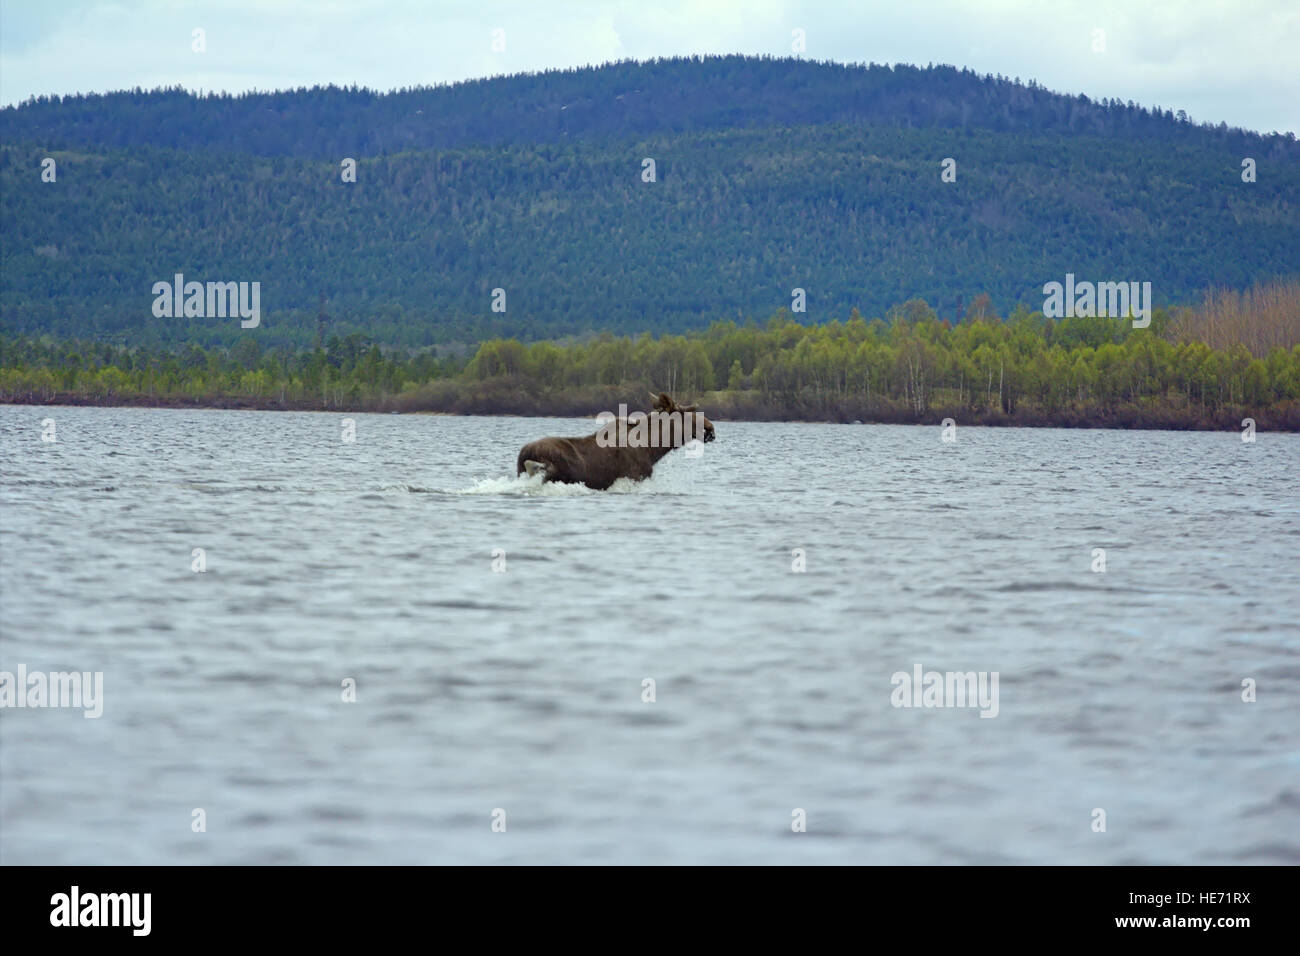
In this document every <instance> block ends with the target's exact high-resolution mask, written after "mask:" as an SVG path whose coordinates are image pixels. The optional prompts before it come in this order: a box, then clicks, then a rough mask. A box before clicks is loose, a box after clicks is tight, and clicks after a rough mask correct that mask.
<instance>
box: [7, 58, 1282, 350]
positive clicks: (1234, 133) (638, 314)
mask: <svg viewBox="0 0 1300 956" xmlns="http://www.w3.org/2000/svg"><path fill="white" fill-rule="evenodd" d="M1298 149H1300V147H1297V144H1296V141H1295V140H1294V138H1292V137H1282V136H1261V135H1258V134H1254V133H1247V132H1243V131H1240V130H1231V129H1227V128H1212V127H1208V126H1199V125H1196V124H1194V123H1189V122H1185V121H1181V120H1180V119H1179V118H1178V117H1177V116H1176V115H1174V114H1171V113H1169V112H1168V111H1164V110H1161V111H1147V110H1145V109H1142V108H1138V107H1129V106H1126V105H1120V104H1117V103H1114V104H1112V103H1107V104H1098V103H1092V102H1089V101H1087V100H1085V99H1084V98H1082V97H1069V96H1061V95H1057V94H1053V93H1049V92H1047V91H1045V90H1042V89H1040V88H1037V87H1033V86H1024V85H1019V84H1016V83H1014V82H1010V81H1006V80H1002V79H997V78H989V77H979V76H976V75H975V74H972V73H969V72H963V71H957V70H953V69H950V68H933V69H918V68H912V67H895V68H892V69H890V68H885V67H870V68H868V67H845V66H835V65H829V64H817V63H808V62H802V61H794V60H770V59H752V58H751V59H746V58H739V57H719V58H706V59H703V60H674V61H657V62H651V63H644V64H616V65H611V66H606V67H600V68H595V69H586V70H574V71H567V72H558V73H544V74H539V75H531V76H518V77H505V78H497V79H491V80H485V81H479V82H473V83H465V84H458V85H455V86H451V87H441V88H436V89H421V90H411V91H404V92H398V93H392V94H385V95H380V94H375V93H371V92H368V91H363V90H340V89H316V90H300V91H294V92H283V93H271V94H256V95H250V96H242V97H229V96H213V97H193V96H191V95H190V94H187V93H184V92H179V91H170V92H168V91H164V92H155V93H120V94H110V95H106V96H87V97H71V98H63V99H61V100H57V101H56V100H38V101H33V102H31V103H29V104H26V105H24V106H22V107H19V108H17V109H6V110H0V233H2V237H3V238H2V241H0V271H2V277H0V326H2V327H3V328H4V329H6V330H9V331H15V332H21V333H35V334H44V333H52V334H54V335H56V336H59V337H63V338H95V339H101V340H107V341H113V342H116V343H118V344H139V345H151V346H156V345H163V346H167V345H175V344H178V343H183V342H186V341H195V342H198V343H201V344H203V345H205V346H206V345H213V344H221V343H229V342H232V341H234V340H235V339H236V338H237V337H238V336H239V335H240V334H241V330H240V323H239V322H238V321H237V320H230V319H221V318H198V317H191V318H175V317H159V316H156V315H155V314H154V312H153V311H152V306H153V305H154V296H153V294H152V292H151V289H152V287H153V285H154V284H155V283H157V282H160V281H164V282H170V281H171V280H172V277H173V276H174V275H175V274H176V273H182V274H183V275H184V277H185V279H186V280H187V281H201V282H202V281H213V282H227V281H243V282H254V281H256V282H260V290H261V291H260V303H261V325H260V326H259V327H258V329H257V333H256V334H257V336H258V338H259V340H260V341H261V342H262V343H263V344H265V345H267V346H275V345H279V346H286V347H291V348H292V347H303V346H311V345H314V344H315V342H316V341H317V334H318V330H319V331H323V333H324V334H325V335H326V336H330V335H340V336H346V335H348V334H350V333H353V332H360V333H362V334H363V336H364V337H365V338H367V339H372V340H374V341H377V342H379V343H381V344H391V345H402V346H419V345H427V344H436V343H443V342H472V341H478V340H482V339H485V338H489V337H492V336H507V337H517V338H520V339H538V338H548V337H560V336H565V335H571V334H579V335H581V334H585V333H590V332H596V331H611V332H615V333H638V332H642V331H651V332H666V331H673V332H676V331H682V330H686V329H691V328H703V327H706V326H708V325H709V324H710V323H711V322H713V321H714V320H717V319H719V318H737V317H740V318H744V317H749V316H753V317H757V318H760V319H765V318H766V317H767V316H769V315H771V314H772V313H773V312H774V311H776V310H777V309H778V308H780V307H782V306H787V307H788V306H790V305H791V302H792V298H791V292H792V290H793V289H795V288H800V289H803V290H805V292H806V301H807V314H806V319H807V320H809V321H826V320H829V319H832V318H847V317H848V316H849V314H850V312H851V310H853V309H855V308H856V309H858V310H859V311H860V312H861V313H862V314H863V315H865V316H867V317H868V318H873V317H877V316H884V315H886V314H887V311H888V310H889V309H890V307H891V306H894V305H897V304H899V303H902V302H904V301H906V300H909V299H913V298H924V299H926V300H927V301H928V302H929V304H930V305H931V306H933V307H934V308H935V309H936V310H937V312H938V313H939V315H940V316H941V317H943V318H957V317H960V316H961V315H963V314H965V312H966V311H967V310H968V309H969V308H970V306H971V303H972V302H973V301H976V299H977V297H978V296H979V295H980V293H988V294H989V295H990V296H991V297H992V300H991V303H990V304H991V307H992V308H995V309H997V310H998V311H1000V312H1001V313H1003V314H1006V313H1007V312H1008V311H1010V309H1011V308H1012V307H1013V306H1014V305H1015V304H1017V303H1026V304H1028V306H1029V308H1030V309H1031V310H1032V309H1036V308H1040V307H1041V306H1042V302H1043V295H1042V286H1043V284H1044V283H1046V282H1051V281H1058V282H1059V281H1061V280H1062V279H1063V278H1064V277H1065V275H1066V273H1074V274H1075V275H1077V276H1078V277H1079V278H1080V279H1081V280H1088V281H1111V282H1120V281H1139V282H1150V283H1151V284H1152V298H1153V300H1154V304H1156V305H1161V304H1169V303H1178V302H1186V301H1190V300H1192V299H1193V298H1195V297H1196V296H1197V295H1198V293H1199V292H1200V291H1201V290H1202V289H1204V288H1206V287H1207V286H1212V285H1219V286H1229V287H1235V288H1243V287H1246V286H1249V285H1251V284H1253V283H1256V282H1259V281H1263V280H1267V279H1269V278H1272V277H1276V276H1279V275H1291V274H1298V273H1300V152H1298ZM347 157H351V158H353V159H355V160H356V164H357V166H356V181H355V182H344V181H343V180H342V177H341V166H340V163H341V161H342V160H343V159H344V158H347ZM647 158H651V159H653V160H654V161H655V176H654V177H653V181H647V179H646V177H645V175H644V172H645V166H644V162H645V160H646V159H647ZM947 158H951V159H952V160H953V161H954V163H955V166H954V169H955V172H956V179H955V181H953V182H945V181H943V179H941V175H940V174H941V164H942V163H943V161H944V160H945V159H947ZM1246 158H1249V159H1251V160H1253V162H1254V163H1255V164H1256V166H1257V178H1256V180H1255V181H1253V182H1245V181H1243V177H1242V161H1243V159H1246ZM47 159H52V160H54V163H55V168H56V169H57V176H56V177H54V179H53V181H45V179H44V178H43V176H42V171H43V166H44V165H45V160H47ZM496 289H501V290H504V296H503V298H501V299H495V298H494V295H493V290H496ZM322 298H323V300H324V306H325V309H324V312H325V313H326V314H327V318H325V319H324V320H323V321H322V322H320V323H319V324H318V311H319V303H320V302H321V300H322ZM980 301H981V302H984V301H986V300H980ZM494 302H497V303H498V304H500V305H503V306H504V309H505V311H494V310H493V304H494ZM980 308H981V309H983V308H985V306H983V305H981V307H980ZM797 317H799V318H804V316H797Z"/></svg>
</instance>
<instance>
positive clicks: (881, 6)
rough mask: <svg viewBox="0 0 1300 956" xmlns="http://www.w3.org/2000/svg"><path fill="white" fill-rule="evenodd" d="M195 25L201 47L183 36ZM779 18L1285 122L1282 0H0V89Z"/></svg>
mask: <svg viewBox="0 0 1300 956" xmlns="http://www.w3.org/2000/svg"><path fill="white" fill-rule="evenodd" d="M196 29H202V30H203V31H204V40H205V43H206V50H205V51H204V52H195V51H194V50H193V49H192V47H193V45H194V40H193V32H194V30H196ZM796 29H798V30H802V31H804V35H805V37H806V51H805V52H803V53H802V54H801V55H803V56H806V57H808V58H810V59H818V60H821V59H830V60H837V61H841V62H876V63H916V64H921V65H924V64H927V63H950V64H953V65H956V66H964V67H970V68H972V69H974V70H977V71H979V72H981V73H1001V74H1004V75H1006V76H1011V77H1019V78H1020V79H1021V80H1026V81H1027V80H1029V79H1031V78H1032V79H1036V80H1038V82H1040V83H1041V84H1043V85H1044V86H1046V87H1048V88H1049V89H1053V90H1058V91H1061V92H1066V93H1086V94H1087V95H1088V96H1091V97H1094V98H1099V97H1106V98H1109V97H1118V98H1120V99H1122V100H1125V101H1128V100H1133V101H1135V102H1138V103H1141V104H1143V105H1147V106H1152V105H1159V106H1162V107H1166V108H1170V109H1175V110H1177V109H1185V110H1187V112H1188V113H1190V114H1191V116H1192V118H1193V119H1195V120H1198V121H1210V122H1214V123H1218V122H1220V121H1224V122H1227V123H1228V124H1229V125H1231V126H1243V127H1246V128H1247V129H1254V130H1260V131H1264V132H1269V131H1272V130H1281V131H1291V132H1294V133H1300V105H1298V104H1297V101H1298V100H1300V56H1298V55H1297V53H1296V51H1297V50H1300V2H1298V0H1226V2H1225V0H1175V2H1166V0H1132V2H1122V0H1085V2H1074V0H1059V2H1054V0H968V2H958V0H892V2H889V3H881V2H877V0H824V2H820V3H815V2H799V0H586V2H583V0H457V2H448V0H389V2H383V0H374V2H371V0H223V2H216V3H205V2H185V0H119V2H94V0H3V3H0V103H2V104H6V105H7V104H12V103H16V102H20V101H22V100H24V99H26V98H27V97H28V96H31V95H33V94H40V93H74V92H103V91H107V90H117V89H124V88H129V87H135V86H142V87H145V88H152V87H155V86H174V85H177V84H179V85H182V86H185V87H186V88H189V89H195V90H197V89H202V90H228V91H231V92H239V91H243V90H250V89H262V90H267V89H284V88H286V87H297V86H311V85H314V84H318V83H320V84H325V83H331V82H332V83H336V84H340V85H342V84H352V83H357V84H360V85H363V86H370V87H374V88H376V89H382V90H389V89H394V88H396V87H402V86H417V85H425V84H434V83H442V82H449V81H454V80H461V79H467V78H471V77H480V76H491V75H493V74H499V73H517V72H523V71H529V70H539V69H547V68H553V67H571V66H581V65H585V64H594V63H603V62H606V61H609V60H617V59H626V58H634V59H645V58H650V57H656V56H677V55H687V54H693V53H751V54H757V53H768V54H774V55H782V56H787V55H791V53H792V42H793V41H792V35H793V31H795V30H796ZM494 30H501V31H504V41H505V49H504V51H501V52H497V51H494V49H493V39H494V37H493V31H494ZM1095 31H1102V33H1101V34H1098V33H1096V32H1095ZM498 36H500V35H498ZM1099 40H1100V41H1101V45H1103V46H1104V49H1103V50H1101V51H1100V52H1099V51H1096V50H1094V46H1097V45H1098V44H1099Z"/></svg>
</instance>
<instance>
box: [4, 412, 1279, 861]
mask: <svg viewBox="0 0 1300 956" xmlns="http://www.w3.org/2000/svg"><path fill="white" fill-rule="evenodd" d="M705 411H706V412H707V409H705ZM343 417H344V416H342V415H330V414H308V413H303V414H297V413H275V412H241V411H177V410H152V409H89V408H88V409H74V408H25V407H0V452H2V453H3V465H2V472H0V670H8V671H14V670H16V668H17V667H18V665H20V664H21V665H25V666H26V668H27V669H28V671H29V672H34V671H44V672H49V671H62V670H77V671H91V672H93V671H102V672H103V675H104V677H103V680H104V694H103V696H104V700H103V715H102V716H101V717H100V718H98V719H86V718H84V717H83V715H82V712H81V711H80V710H75V709H32V708H22V709H4V710H0V861H2V862H4V863H10V864H22V863H172V862H175V863H278V862H285V863H288V862H299V863H363V862H389V863H446V862H463V863H492V862H519V863H535V862H561V863H582V862H615V863H637V862H646V863H705V862H707V863H725V862H740V863H788V862H808V863H1076V862H1077V863H1199V862H1219V863H1239V862H1245V863H1279V862H1288V863H1297V862H1300V743H1298V736H1300V625H1298V624H1297V617H1298V616H1300V615H1298V614H1297V597H1298V596H1300V583H1298V581H1300V571H1298V569H1300V561H1298V560H1297V558H1298V557H1300V436H1295V435H1274V434H1266V433H1260V434H1259V435H1258V440H1257V441H1256V442H1255V443H1254V444H1246V443H1243V442H1242V441H1241V439H1240V436H1239V435H1238V434H1237V433H1175V432H1120V431H1064V430H1049V429H982V428H968V427H959V428H958V434H957V441H956V442H955V443H952V444H945V443H943V442H941V441H940V429H939V427H938V426H937V425H936V426H934V427H897V426H864V425H809V424H762V423H731V422H718V423H717V434H718V441H717V442H716V443H714V444H711V445H708V446H706V448H705V449H704V454H703V455H702V457H700V458H698V459H689V458H687V457H685V455H684V454H683V453H681V452H677V453H674V454H673V455H670V456H669V457H668V458H666V459H665V460H664V461H663V462H662V463H661V465H660V467H659V468H658V469H657V471H656V474H655V476H654V477H653V478H652V479H651V480H650V481H648V482H645V483H642V484H639V485H627V486H625V487H624V486H616V487H615V488H614V489H613V490H611V491H610V492H589V491H587V490H586V489H581V488H573V487H568V486H546V487H541V486H538V485H537V484H535V483H533V482H530V481H526V480H519V479H516V478H514V477H511V472H512V471H513V464H514V456H515V453H516V452H517V450H518V448H519V447H520V446H521V445H522V444H523V443H525V442H526V441H528V440H531V439H533V438H536V437H540V436H543V435H547V434H585V433H588V432H590V431H591V430H592V429H593V426H592V423H591V422H590V421H574V420H564V421H561V420H549V419H524V418H453V417H442V416H397V415H353V416H351V417H352V418H353V419H354V420H355V422H356V440H355V442H353V443H345V442H343V441H342V440H341V422H342V419H343ZM43 419H53V421H54V423H55V437H56V438H57V441H55V442H53V443H48V442H43V441H42V440H41V433H42V424H41V423H42V420H43ZM196 548H202V549H204V553H205V556H206V568H207V569H206V571H204V572H202V573H198V572H196V571H194V570H192V565H193V563H194V561H195V558H194V556H193V555H194V549H196ZM1097 548H1101V549H1104V550H1105V560H1106V570H1105V572H1104V573H1097V572H1094V571H1093V570H1092V569H1093V566H1094V563H1095V560H1096V559H1095V558H1094V549H1097ZM795 549H802V557H803V560H804V561H805V562H806V571H804V572H802V573H799V572H796V571H794V570H792V566H793V565H794V564H795V563H796V562H797V561H798V560H799V555H797V554H794V552H795ZM494 554H495V557H494ZM494 562H495V564H496V565H497V566H498V567H502V564H503V562H504V566H503V569H502V570H499V571H494ZM917 665H920V666H921V667H922V668H923V669H924V670H937V671H962V672H965V671H976V672H980V671H986V672H997V673H998V674H999V699H998V712H997V716H996V717H994V718H992V719H986V718H981V717H980V716H979V711H978V710H977V709H973V708H969V707H967V708H959V707H947V708H928V709H927V708H902V707H897V708H896V707H894V706H891V692H892V691H893V689H894V688H893V686H892V684H891V677H892V675H894V674H895V673H896V672H899V671H904V672H909V673H910V672H912V671H913V669H914V667H916V666H917ZM347 678H351V679H353V680H355V682H356V701H355V702H349V703H345V702H344V701H343V700H342V695H343V690H342V685H343V682H344V681H345V679H347ZM647 679H651V680H653V681H654V682H655V683H654V697H655V699H654V701H653V702H645V701H643V693H645V691H643V687H646V686H647V685H645V684H644V682H645V681H646V680H647ZM1247 679H1250V680H1253V681H1254V682H1255V686H1256V694H1257V700H1256V701H1255V702H1254V703H1247V702H1244V701H1243V700H1242V693H1243V684H1242V682H1243V681H1244V680H1247ZM196 808H201V809H202V810H203V811H204V814H205V816H206V832H201V833H196V832H193V829H192V819H193V813H194V811H195V809H196ZM498 808H499V809H501V810H504V811H505V820H506V830H505V832H504V833H499V832H493V829H492V822H493V813H494V811H495V810H497V809H498ZM796 809H801V810H803V811H804V813H805V814H806V818H807V832H806V833H794V832H792V827H791V822H792V819H793V816H792V814H793V813H794V811H795V810H796ZM1097 809H1101V810H1104V811H1105V814H1106V818H1105V822H1106V830H1105V832H1094V830H1093V821H1094V819H1097V816H1096V814H1095V813H1094V811H1095V810H1097ZM499 817H500V814H498V818H499Z"/></svg>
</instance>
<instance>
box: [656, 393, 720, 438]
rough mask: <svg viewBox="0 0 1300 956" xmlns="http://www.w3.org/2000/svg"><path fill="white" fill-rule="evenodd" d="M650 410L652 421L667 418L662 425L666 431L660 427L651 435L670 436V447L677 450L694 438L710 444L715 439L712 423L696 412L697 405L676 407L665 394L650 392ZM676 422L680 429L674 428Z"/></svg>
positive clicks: (699, 412) (702, 414) (701, 413)
mask: <svg viewBox="0 0 1300 956" xmlns="http://www.w3.org/2000/svg"><path fill="white" fill-rule="evenodd" d="M650 409H651V411H650V417H651V418H652V419H654V418H656V417H657V416H661V415H666V416H668V417H669V421H667V422H665V423H664V424H665V425H666V426H667V428H666V429H665V428H663V427H662V426H661V428H660V429H655V430H652V433H655V434H658V433H663V434H669V435H672V436H673V438H672V440H671V443H670V447H673V448H677V447H679V446H680V445H684V444H686V443H687V442H689V441H691V440H693V439H696V438H698V439H699V440H700V441H704V442H711V441H713V439H714V438H715V437H716V435H715V434H714V431H713V422H711V421H709V420H708V419H707V418H705V417H704V413H703V412H701V411H698V409H699V405H678V404H677V403H676V402H674V401H673V400H672V397H671V396H669V394H668V393H667V392H660V393H659V394H658V395H656V394H655V393H654V392H651V393H650ZM677 422H680V423H681V424H680V428H678V427H676V426H677ZM679 439H680V440H679Z"/></svg>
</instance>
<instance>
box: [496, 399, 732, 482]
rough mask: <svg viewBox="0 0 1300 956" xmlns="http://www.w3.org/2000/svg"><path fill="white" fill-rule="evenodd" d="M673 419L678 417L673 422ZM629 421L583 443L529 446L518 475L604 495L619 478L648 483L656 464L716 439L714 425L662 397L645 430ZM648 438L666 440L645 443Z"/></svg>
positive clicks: (613, 424)
mask: <svg viewBox="0 0 1300 956" xmlns="http://www.w3.org/2000/svg"><path fill="white" fill-rule="evenodd" d="M673 413H678V414H677V416H676V418H675V420H673V418H672V417H671V416H673ZM630 418H631V416H629V417H628V418H626V419H615V420H614V421H611V422H607V423H606V424H604V425H603V426H601V428H600V429H599V430H597V431H596V432H595V433H594V434H591V435H585V436H583V437H582V438H539V439H538V440H537V441H534V442H529V443H528V444H527V445H525V446H524V447H523V448H521V449H520V450H519V459H518V461H517V462H516V474H520V475H522V474H525V473H526V474H528V475H530V476H532V475H538V474H540V475H542V476H543V480H545V481H563V482H571V483H581V484H584V485H586V486H587V487H588V488H594V489H595V490H597V491H604V490H605V489H606V488H608V487H609V486H610V485H612V484H613V483H614V482H615V481H617V480H618V479H619V478H631V479H632V480H634V481H639V480H641V479H643V478H649V477H650V475H651V474H652V473H653V472H654V467H655V462H657V461H658V460H659V459H660V458H662V457H663V456H664V455H666V454H668V452H670V451H672V450H673V449H674V448H680V447H681V446H682V445H684V444H686V442H687V441H689V440H691V438H700V439H702V440H703V441H706V442H709V441H713V438H714V435H713V423H712V422H711V421H709V420H708V419H707V418H705V417H704V416H703V415H700V414H698V413H696V406H694V405H677V404H676V403H674V402H673V400H672V399H671V398H669V397H668V395H666V394H662V393H661V394H660V395H659V396H658V397H657V398H655V399H654V405H653V408H652V411H651V412H650V413H649V414H648V415H647V416H646V418H645V420H644V423H643V424H642V423H637V424H633V423H632V422H630V421H629V419H630ZM697 422H698V426H697V425H696V423H697ZM647 436H654V439H660V438H663V439H665V440H647Z"/></svg>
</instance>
